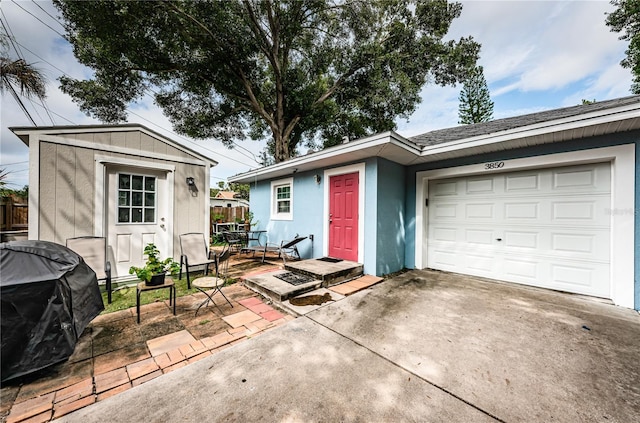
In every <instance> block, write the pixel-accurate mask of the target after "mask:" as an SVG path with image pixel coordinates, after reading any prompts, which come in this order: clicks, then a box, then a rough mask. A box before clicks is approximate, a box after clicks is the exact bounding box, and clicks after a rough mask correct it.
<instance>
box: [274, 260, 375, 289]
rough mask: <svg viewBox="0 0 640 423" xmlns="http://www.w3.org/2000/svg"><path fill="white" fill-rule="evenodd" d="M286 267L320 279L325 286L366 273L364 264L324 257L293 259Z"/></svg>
mask: <svg viewBox="0 0 640 423" xmlns="http://www.w3.org/2000/svg"><path fill="white" fill-rule="evenodd" d="M285 269H287V270H289V271H291V272H294V273H298V274H302V275H307V276H310V277H313V278H314V279H318V280H320V281H321V282H322V286H323V287H324V288H327V287H329V286H333V285H337V284H339V283H342V282H345V281H349V280H351V279H355V278H357V277H359V276H362V274H363V273H364V265H363V264H361V263H356V262H354V261H348V260H341V261H338V262H329V261H323V260H322V259H310V260H300V261H292V262H287V263H286V264H285Z"/></svg>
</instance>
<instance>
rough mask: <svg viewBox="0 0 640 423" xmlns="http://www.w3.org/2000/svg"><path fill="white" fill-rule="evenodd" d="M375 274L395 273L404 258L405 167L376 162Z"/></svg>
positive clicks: (382, 160)
mask: <svg viewBox="0 0 640 423" xmlns="http://www.w3.org/2000/svg"><path fill="white" fill-rule="evenodd" d="M377 163H378V166H377V188H378V189H377V195H378V198H377V218H376V221H377V223H376V225H377V228H376V229H377V231H376V232H377V235H376V240H375V242H376V255H377V259H376V275H379V276H381V275H386V274H389V273H393V272H397V271H398V270H401V269H402V268H403V267H404V258H405V229H404V216H405V213H406V211H405V195H406V194H405V190H404V189H405V187H404V185H405V168H404V166H401V165H399V164H397V163H393V162H390V161H388V160H385V159H379V160H378V161H377Z"/></svg>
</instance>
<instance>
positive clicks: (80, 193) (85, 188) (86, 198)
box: [73, 148, 96, 237]
mask: <svg viewBox="0 0 640 423" xmlns="http://www.w3.org/2000/svg"><path fill="white" fill-rule="evenodd" d="M75 156H76V168H75V173H76V174H75V195H76V197H75V202H74V208H75V210H74V219H73V220H74V230H75V231H74V234H73V236H74V237H76V236H87V235H93V234H94V225H95V204H94V199H95V191H96V187H95V184H94V182H93V181H95V168H96V167H95V164H94V162H93V151H92V150H89V149H86V148H76V149H75Z"/></svg>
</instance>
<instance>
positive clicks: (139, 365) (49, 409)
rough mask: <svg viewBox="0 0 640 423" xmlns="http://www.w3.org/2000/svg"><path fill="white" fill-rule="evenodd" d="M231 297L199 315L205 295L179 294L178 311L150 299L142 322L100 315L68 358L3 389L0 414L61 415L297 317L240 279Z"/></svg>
mask: <svg viewBox="0 0 640 423" xmlns="http://www.w3.org/2000/svg"><path fill="white" fill-rule="evenodd" d="M225 295H227V297H229V299H230V300H231V302H232V304H233V307H230V306H229V305H228V304H227V303H226V302H225V301H224V299H221V297H220V298H218V297H219V296H218V297H214V299H215V300H216V304H217V305H218V307H216V306H214V305H211V304H209V306H207V307H203V308H202V309H201V311H200V312H199V313H198V316H195V308H196V307H197V306H198V304H200V302H202V300H203V298H204V297H203V294H193V295H188V296H184V297H180V298H178V299H177V309H178V310H177V315H176V316H173V315H172V314H171V311H170V308H169V305H168V302H167V301H164V302H156V303H153V304H148V305H144V306H142V308H141V323H140V324H136V321H135V316H136V315H135V308H133V309H128V310H123V311H120V312H116V313H109V314H105V315H101V316H98V317H97V318H96V319H94V320H93V322H91V324H90V325H89V326H88V327H87V329H86V330H85V332H84V333H83V335H82V337H81V338H80V340H79V341H78V344H77V346H76V349H75V352H74V354H73V355H72V356H71V357H70V358H69V360H68V361H67V362H65V363H62V364H60V365H57V366H53V368H51V369H48V370H47V371H46V372H45V373H41V374H38V375H37V376H33V377H32V380H31V381H29V380H24V381H22V383H21V384H20V385H18V386H11V385H9V386H4V387H3V388H2V398H1V409H0V416H2V417H0V419H1V420H2V421H3V422H6V423H16V422H46V421H50V420H52V419H56V418H58V417H60V416H63V415H65V414H67V413H70V412H72V411H75V410H77V409H79V408H82V407H86V406H87V405H90V404H93V403H94V402H97V401H102V400H104V399H105V398H109V397H111V396H113V395H117V394H119V393H121V392H124V391H126V390H128V389H131V388H132V387H134V386H137V385H139V384H141V383H145V382H147V381H149V380H152V379H154V378H156V377H159V376H161V375H163V374H165V373H168V372H171V371H173V370H175V369H178V368H180V367H183V366H186V365H187V364H189V363H193V362H195V361H198V360H201V359H203V358H205V357H207V356H209V355H211V354H215V353H216V352H217V351H220V350H222V349H224V348H227V347H229V346H231V345H234V344H235V343H238V342H242V341H243V340H245V339H247V338H249V337H252V336H256V335H258V334H260V333H262V332H264V331H266V330H268V329H271V328H274V327H276V326H278V325H281V324H283V323H285V322H287V321H289V320H292V319H294V317H293V316H289V315H286V314H284V313H281V312H280V311H278V310H276V309H274V308H273V307H271V306H270V305H269V304H267V303H265V301H263V299H262V298H261V297H259V296H258V295H257V294H255V293H254V292H252V291H250V290H248V289H247V288H245V287H244V286H242V285H241V284H235V285H232V286H230V287H227V288H225ZM218 300H220V301H219V302H218Z"/></svg>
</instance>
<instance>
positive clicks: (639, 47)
mask: <svg viewBox="0 0 640 423" xmlns="http://www.w3.org/2000/svg"><path fill="white" fill-rule="evenodd" d="M611 4H613V5H614V6H616V7H617V9H616V10H615V11H614V12H612V13H610V14H608V15H607V20H606V23H607V25H608V26H610V27H611V31H614V32H621V31H623V30H624V31H625V33H624V34H622V35H621V36H620V39H621V40H628V41H629V47H628V48H627V51H626V52H625V53H626V55H627V57H625V58H624V59H623V60H622V61H621V62H620V64H621V65H622V66H623V67H625V68H629V69H631V73H632V74H633V83H632V84H631V92H632V93H634V94H640V0H612V1H611Z"/></svg>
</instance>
